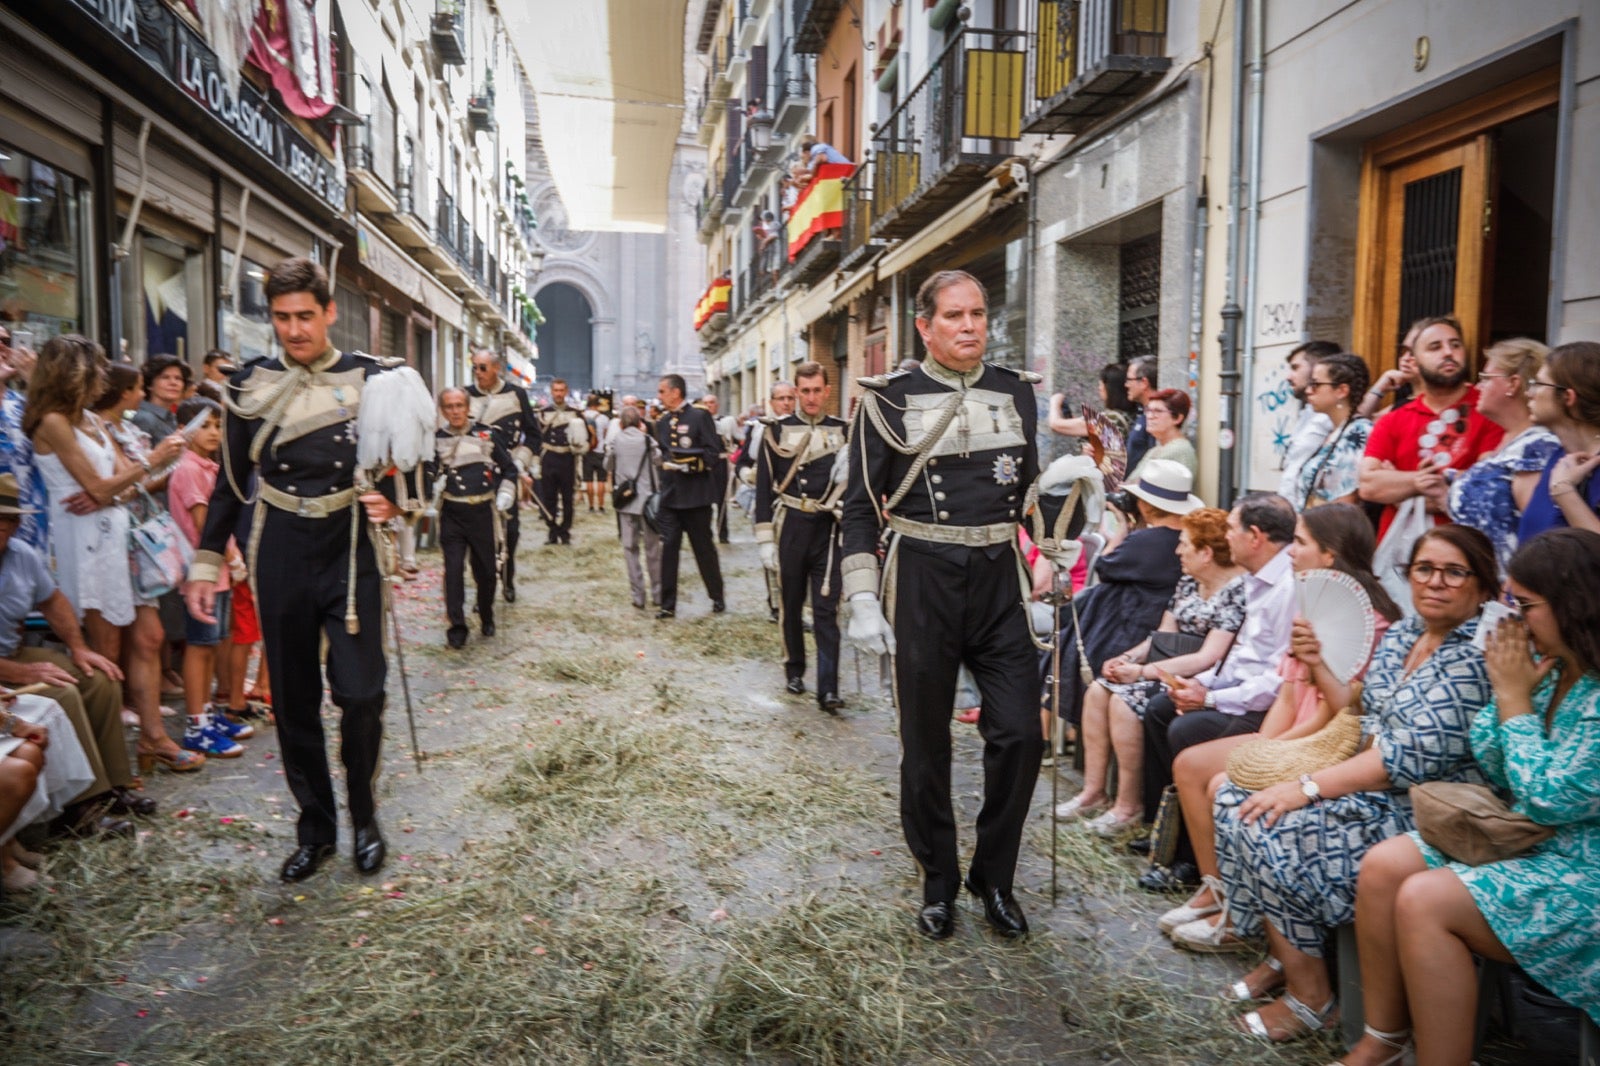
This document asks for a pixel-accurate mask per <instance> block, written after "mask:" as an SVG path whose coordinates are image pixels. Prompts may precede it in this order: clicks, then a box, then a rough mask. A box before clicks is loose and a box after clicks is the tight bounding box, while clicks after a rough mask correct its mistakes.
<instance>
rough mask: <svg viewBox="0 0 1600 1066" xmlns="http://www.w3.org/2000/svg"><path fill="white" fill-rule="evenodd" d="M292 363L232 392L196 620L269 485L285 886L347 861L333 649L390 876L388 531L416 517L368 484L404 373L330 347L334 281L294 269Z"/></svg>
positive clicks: (243, 377)
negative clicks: (378, 543)
mask: <svg viewBox="0 0 1600 1066" xmlns="http://www.w3.org/2000/svg"><path fill="white" fill-rule="evenodd" d="M266 296H267V306H268V309H269V311H270V313H271V315H272V325H273V329H274V330H275V331H276V333H277V336H278V343H279V344H281V345H282V346H283V351H284V354H283V355H282V357H280V358H275V359H266V360H261V361H259V362H256V363H254V364H252V365H251V366H250V367H248V368H246V369H244V370H242V371H240V372H239V373H237V374H235V375H234V376H233V377H232V378H231V379H230V381H229V386H228V403H227V407H228V414H227V418H226V420H225V423H224V426H223V429H224V434H223V456H222V464H221V466H222V473H221V476H219V477H218V478H217V485H216V489H215V491H214V492H213V493H212V496H211V503H210V506H209V507H208V508H207V510H206V523H205V530H204V532H202V533H201V535H200V545H199V547H200V550H199V551H198V552H196V554H195V560H194V563H193V565H192V566H191V567H190V568H189V583H188V585H187V586H186V588H185V599H186V600H187V605H188V609H189V612H190V613H191V614H192V615H194V616H195V617H196V618H198V619H200V620H201V621H204V622H211V621H213V620H214V619H213V616H212V609H213V606H214V602H215V596H216V577H217V569H218V567H219V566H221V565H223V556H222V552H223V549H224V548H225V547H226V546H227V542H228V538H229V537H230V536H232V535H233V532H234V530H235V528H236V527H237V525H238V523H239V517H240V513H241V511H242V509H243V507H244V506H245V502H246V497H245V488H246V486H248V485H249V484H250V483H251V481H250V479H251V477H252V475H255V474H259V475H260V477H259V484H258V488H257V493H258V496H257V499H256V501H255V507H256V512H255V517H254V519H253V523H254V527H253V534H252V536H251V537H250V541H249V550H250V553H251V556H252V557H251V559H250V562H249V569H250V575H251V577H252V579H253V580H254V581H255V586H256V587H255V594H256V610H257V612H258V613H259V615H260V621H261V633H262V638H263V640H264V642H265V645H266V655H267V661H268V663H269V664H270V666H271V673H272V687H273V695H274V706H273V710H274V712H275V713H276V716H277V723H278V743H279V746H280V748H281V750H282V753H283V768H284V775H285V776H286V777H287V778H288V782H289V788H290V790H291V791H292V792H293V793H294V798H295V800H296V801H297V802H298V803H299V805H300V823H299V832H298V837H299V845H298V846H297V847H296V848H295V850H294V853H293V854H291V855H290V856H289V858H288V860H287V861H285V862H284V864H283V871H282V876H283V879H284V880H285V881H300V880H303V879H305V878H307V877H310V876H311V875H312V874H313V873H315V872H316V871H317V868H318V867H319V866H321V865H322V863H323V862H324V861H326V860H327V858H328V857H329V856H330V855H332V854H333V852H334V845H335V842H336V840H337V837H338V808H337V807H336V806H335V803H334V796H333V782H332V780H331V779H330V777H329V775H328V753H327V749H326V747H325V746H324V742H323V730H322V714H321V712H322V665H321V664H322V647H321V645H322V638H323V637H324V636H326V638H327V644H328V652H327V659H328V688H329V689H330V690H331V693H332V699H333V702H334V703H335V704H336V705H337V706H338V707H339V709H340V711H341V715H340V724H339V735H340V755H341V757H342V759H343V762H344V767H345V774H346V781H347V789H348V795H349V802H350V820H351V822H352V823H354V825H355V864H356V869H357V870H358V871H360V872H361V873H363V874H368V873H372V872H374V871H376V870H377V869H378V868H379V867H380V866H382V865H383V860H384V855H385V848H384V842H383V834H382V833H381V832H380V831H379V829H378V821H377V818H376V803H375V801H374V798H373V786H374V784H375V782H376V780H377V776H378V767H379V761H378V748H379V745H380V744H381V742H382V740H383V708H384V679H385V676H386V672H387V664H386V663H385V661H384V656H383V617H382V610H383V589H382V581H383V578H382V576H381V575H380V573H379V571H378V563H377V557H376V552H375V549H374V544H373V535H372V534H373V530H371V529H370V528H369V527H368V523H369V522H370V523H372V524H373V525H380V524H382V523H384V522H387V521H389V520H390V519H391V518H394V517H395V516H396V515H397V514H399V513H400V511H399V508H397V507H396V506H395V504H394V503H393V502H392V501H391V499H390V498H389V496H388V495H387V493H388V492H390V491H392V486H391V485H389V484H387V483H386V484H384V485H382V486H380V489H381V491H380V489H374V488H369V487H367V486H365V485H358V484H357V482H356V472H357V455H356V432H355V430H356V417H357V411H358V407H359V405H360V403H361V398H362V393H363V392H364V391H365V390H366V389H367V388H368V382H369V381H370V380H371V379H372V378H374V377H375V376H377V375H379V374H382V373H385V372H386V371H387V370H388V369H389V367H388V365H387V362H388V361H380V360H378V359H375V358H373V357H372V356H364V355H357V354H353V353H349V352H340V351H339V350H338V349H337V348H334V347H333V346H332V345H330V344H329V343H328V328H329V327H330V326H332V325H333V323H334V320H335V318H336V317H337V314H338V309H337V308H336V307H335V305H334V302H333V299H332V297H331V296H330V293H329V287H328V274H327V271H325V270H323V268H322V267H321V266H320V265H318V264H317V263H315V262H313V261H312V260H310V259H286V260H284V261H283V262H281V263H279V264H278V265H277V266H275V267H273V268H272V273H271V275H270V276H269V277H268V278H267V283H266Z"/></svg>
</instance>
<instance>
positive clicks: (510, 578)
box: [489, 501, 522, 585]
mask: <svg viewBox="0 0 1600 1066" xmlns="http://www.w3.org/2000/svg"><path fill="white" fill-rule="evenodd" d="M520 506H521V501H518V502H516V503H513V504H512V505H511V510H509V511H507V512H506V520H505V525H504V526H503V527H502V529H501V534H500V535H501V536H503V537H505V540H506V562H505V565H504V566H503V567H501V569H500V574H501V580H502V581H504V582H505V583H506V584H507V585H515V584H516V583H517V541H518V540H519V539H520V538H521V536H522V521H521V520H520V519H519V518H518V517H517V510H518V508H519V507H520ZM489 558H490V559H491V560H493V558H494V553H493V552H492V551H491V552H490V554H489ZM490 565H491V566H492V565H493V563H492V561H491V564H490Z"/></svg>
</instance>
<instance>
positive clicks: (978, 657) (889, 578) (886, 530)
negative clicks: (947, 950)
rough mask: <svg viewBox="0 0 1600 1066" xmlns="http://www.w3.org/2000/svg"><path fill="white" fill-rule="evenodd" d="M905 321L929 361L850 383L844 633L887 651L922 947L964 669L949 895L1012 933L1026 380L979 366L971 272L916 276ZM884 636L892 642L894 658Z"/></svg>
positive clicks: (930, 915)
mask: <svg viewBox="0 0 1600 1066" xmlns="http://www.w3.org/2000/svg"><path fill="white" fill-rule="evenodd" d="M916 311H917V320H916V322H917V332H918V333H919V334H920V335H921V336H922V342H923V344H924V345H925V346H926V348H927V350H928V356H929V358H928V359H927V360H925V361H924V362H923V363H922V365H921V366H920V367H919V368H917V369H915V370H909V371H896V372H894V373H892V374H888V375H886V376H883V377H876V378H863V379H861V383H862V385H863V386H865V391H864V393H863V395H862V396H861V402H860V406H859V408H858V410H857V412H856V415H855V420H854V423H853V427H852V430H851V438H850V446H849V448H850V474H849V486H848V488H847V490H846V492H845V501H844V528H843V535H844V562H843V574H844V593H845V596H846V597H847V598H848V599H849V601H850V625H849V638H850V640H851V642H852V643H854V644H856V645H857V646H858V647H861V648H863V649H865V650H868V651H871V652H875V653H883V652H887V653H888V654H890V655H892V656H894V664H893V668H894V679H895V704H896V708H897V710H898V712H899V718H900V743H901V752H902V757H901V761H900V817H901V823H902V825H903V827H904V829H905V834H906V843H907V845H908V846H909V847H910V849H911V854H912V855H913V856H914V857H915V858H916V861H917V863H918V864H919V865H920V866H921V868H922V875H923V907H922V911H921V913H920V914H919V916H918V921H917V926H918V928H919V930H920V931H921V932H922V933H923V934H924V935H926V936H928V937H931V938H933V939H936V940H938V939H943V938H945V937H948V936H949V935H950V934H951V933H952V932H953V931H954V925H955V898H956V895H957V893H958V891H959V889H960V886H961V871H960V860H959V857H958V853H957V850H956V826H955V816H954V814H953V812H952V808H951V800H950V708H951V706H952V705H953V702H954V698H955V688H956V670H957V668H958V667H959V666H960V664H961V663H963V662H965V663H966V664H967V666H968V667H969V668H970V669H971V671H972V674H973V677H974V678H975V679H976V681H977V683H978V690H979V691H980V692H981V693H982V695H983V714H982V716H981V717H980V718H979V719H978V731H979V733H980V734H981V735H982V736H983V742H984V750H983V769H984V790H983V808H982V810H981V811H979V813H978V821H977V847H976V850H975V852H974V854H973V857H972V865H971V868H970V869H969V871H968V873H967V878H966V885H967V888H968V889H969V890H970V891H971V892H972V893H973V894H974V895H976V896H977V897H979V898H980V899H981V900H982V901H983V907H984V912H985V914H986V915H987V917H988V920H989V923H990V925H991V926H993V927H994V929H995V930H996V931H997V932H998V933H1000V934H1001V935H1002V936H1006V937H1015V936H1021V935H1023V934H1024V933H1026V932H1027V930H1028V922H1027V919H1026V918H1025V917H1024V916H1023V913H1022V910H1021V908H1020V907H1018V905H1017V902H1016V900H1015V899H1014V898H1013V897H1012V894H1011V887H1012V880H1013V878H1014V876H1015V873H1016V865H1017V851H1018V849H1019V847H1020V845H1021V840H1022V829H1023V825H1024V823H1025V822H1026V820H1027V816H1028V807H1029V804H1030V802H1031V800H1032V797H1033V786H1034V782H1035V781H1036V780H1037V778H1038V775H1039V762H1040V759H1041V758H1042V756H1043V754H1044V739H1043V736H1042V733H1041V729H1040V726H1039V685H1038V678H1039V672H1038V653H1037V652H1036V651H1035V647H1034V643H1033V639H1032V632H1031V630H1030V627H1029V624H1028V612H1027V606H1026V603H1027V600H1028V599H1029V585H1030V582H1029V579H1028V568H1027V566H1026V565H1025V564H1024V563H1023V561H1022V559H1021V555H1020V548H1019V545H1018V541H1017V532H1018V528H1019V523H1020V521H1021V519H1022V517H1023V510H1024V499H1025V497H1026V494H1027V491H1028V488H1029V486H1030V484H1032V482H1033V481H1034V478H1035V477H1036V476H1037V475H1038V472H1039V470H1038V466H1039V461H1038V452H1037V449H1036V446H1035V443H1034V430H1035V427H1036V423H1037V413H1036V404H1035V399H1034V390H1033V387H1032V385H1031V384H1030V383H1031V382H1034V381H1037V380H1038V376H1037V375H1034V374H1025V373H1019V372H1018V371H1013V370H1007V369H1004V368H1001V367H998V366H994V365H992V364H986V363H985V362H984V361H983V356H984V352H985V350H986V348H987V344H988V296H987V294H986V293H985V291H984V288H983V285H982V284H981V283H980V282H979V281H978V279H976V278H974V277H973V276H972V275H971V274H968V273H966V272H965V271H960V270H946V271H940V272H939V273H936V274H934V275H933V276H932V277H930V278H929V279H928V280H927V281H926V282H924V283H923V285H922V287H921V288H920V289H919V290H918V292H917V301H916ZM885 534H886V535H887V552H886V555H885V557H884V563H883V566H882V575H881V578H880V574H879V562H878V545H879V541H880V538H882V537H884V536H885ZM880 587H881V595H882V602H881V604H880V600H879V596H880ZM885 612H887V614H886V613H885ZM896 630H898V631H899V632H900V633H901V634H902V635H904V636H905V637H906V639H905V640H904V641H903V642H900V643H899V645H898V648H899V650H898V654H897V653H896V640H895V631H896Z"/></svg>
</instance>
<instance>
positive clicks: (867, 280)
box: [830, 262, 878, 311]
mask: <svg viewBox="0 0 1600 1066" xmlns="http://www.w3.org/2000/svg"><path fill="white" fill-rule="evenodd" d="M877 283H878V264H877V263H875V262H873V263H868V264H867V265H866V266H864V267H862V268H861V269H860V270H858V271H856V272H855V273H854V274H851V275H850V276H849V277H847V278H844V279H843V280H841V281H840V282H839V285H838V287H837V288H836V289H834V290H833V296H832V297H830V300H831V305H832V307H833V309H834V310H835V311H842V310H843V309H844V307H845V305H846V304H848V303H849V302H850V301H851V300H854V299H855V298H856V297H857V296H860V295H861V294H862V293H864V292H866V291H867V290H868V289H870V288H872V287H873V286H874V285H876V284H877Z"/></svg>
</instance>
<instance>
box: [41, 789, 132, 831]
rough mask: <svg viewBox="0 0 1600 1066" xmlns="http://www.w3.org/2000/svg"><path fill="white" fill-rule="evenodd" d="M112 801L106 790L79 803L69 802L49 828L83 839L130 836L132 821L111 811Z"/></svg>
mask: <svg viewBox="0 0 1600 1066" xmlns="http://www.w3.org/2000/svg"><path fill="white" fill-rule="evenodd" d="M114 802H115V800H114V798H113V796H112V794H111V793H109V792H106V793H102V794H101V795H99V796H91V797H90V798H89V799H86V800H84V801H82V802H81V803H69V804H67V806H66V808H65V809H64V810H62V812H61V813H60V814H58V815H56V817H55V820H54V821H52V822H51V823H50V828H51V830H52V831H53V832H56V833H62V834H65V835H67V836H73V837H80V838H83V839H88V838H90V837H126V836H132V835H133V833H134V825H133V823H132V822H130V821H128V820H127V819H126V818H118V817H117V816H116V815H115V814H114V813H112V804H113V803H114Z"/></svg>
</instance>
